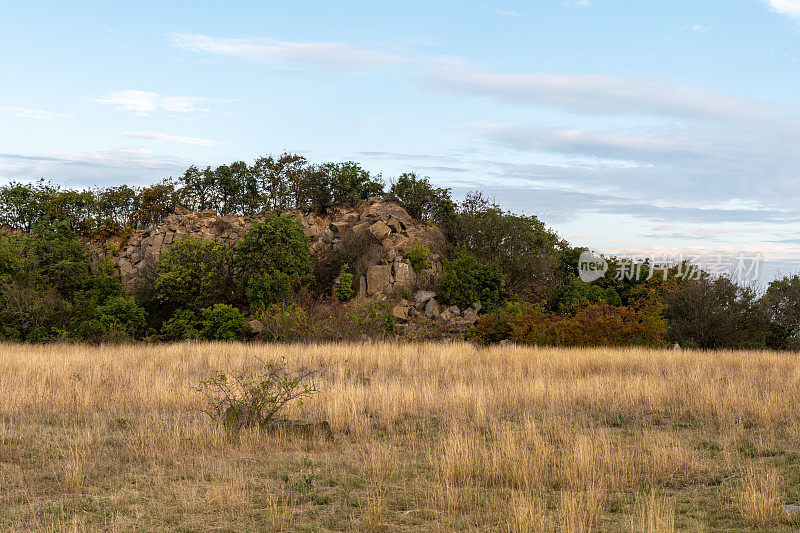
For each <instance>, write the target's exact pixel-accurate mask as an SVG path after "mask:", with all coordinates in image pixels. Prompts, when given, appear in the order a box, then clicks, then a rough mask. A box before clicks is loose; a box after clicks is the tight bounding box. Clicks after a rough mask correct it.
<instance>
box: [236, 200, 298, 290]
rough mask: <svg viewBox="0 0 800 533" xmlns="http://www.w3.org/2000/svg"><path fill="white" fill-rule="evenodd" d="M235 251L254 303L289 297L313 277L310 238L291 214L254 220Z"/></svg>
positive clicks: (243, 284) (245, 287) (244, 286)
mask: <svg viewBox="0 0 800 533" xmlns="http://www.w3.org/2000/svg"><path fill="white" fill-rule="evenodd" d="M234 253H235V264H236V271H237V275H238V277H239V279H240V283H241V286H242V287H243V288H244V291H245V294H246V295H247V298H248V300H249V301H250V303H251V305H252V304H260V305H263V304H268V303H272V302H274V301H277V300H281V299H286V298H287V297H288V296H290V295H291V294H292V293H294V292H295V291H297V290H299V289H300V288H302V287H304V286H306V285H307V284H308V282H309V281H310V272H311V266H312V261H311V241H310V240H309V238H308V237H307V236H306V235H305V233H304V232H303V225H302V223H301V222H300V221H298V220H297V219H295V218H294V217H292V216H290V215H281V216H276V215H273V214H269V215H267V216H266V217H265V218H264V221H263V222H256V223H255V224H253V227H252V228H251V229H250V231H248V232H247V233H246V234H245V235H244V236H243V237H242V240H241V241H240V242H239V244H237V245H236V248H235V252H234Z"/></svg>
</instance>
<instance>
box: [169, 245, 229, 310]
mask: <svg viewBox="0 0 800 533" xmlns="http://www.w3.org/2000/svg"><path fill="white" fill-rule="evenodd" d="M231 255H232V250H231V248H229V247H228V246H225V245H222V244H217V243H216V242H214V241H212V240H203V239H200V238H197V237H193V236H191V235H186V236H184V237H182V238H180V239H178V240H177V241H175V242H173V243H172V245H171V246H170V247H169V248H168V249H167V250H166V251H165V252H164V253H162V254H161V257H159V258H158V262H157V267H156V272H157V275H156V280H155V289H156V298H157V300H158V302H159V303H160V304H161V306H162V307H163V308H164V310H165V311H167V316H169V314H171V313H172V312H174V311H176V310H178V309H190V310H195V311H199V310H200V309H203V308H205V307H208V306H210V305H213V304H215V303H223V302H227V301H230V300H231V298H232V291H231V281H230V261H231Z"/></svg>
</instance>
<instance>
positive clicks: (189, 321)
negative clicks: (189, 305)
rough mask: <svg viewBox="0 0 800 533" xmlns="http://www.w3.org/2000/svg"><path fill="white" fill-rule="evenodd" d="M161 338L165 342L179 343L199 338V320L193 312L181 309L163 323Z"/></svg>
mask: <svg viewBox="0 0 800 533" xmlns="http://www.w3.org/2000/svg"><path fill="white" fill-rule="evenodd" d="M161 337H162V338H163V339H164V340H167V341H180V340H187V339H199V338H200V320H198V318H197V314H196V313H195V312H194V311H191V310H188V309H183V310H180V311H178V312H177V313H175V315H174V316H173V317H172V318H170V319H169V320H167V321H166V322H164V325H163V326H161Z"/></svg>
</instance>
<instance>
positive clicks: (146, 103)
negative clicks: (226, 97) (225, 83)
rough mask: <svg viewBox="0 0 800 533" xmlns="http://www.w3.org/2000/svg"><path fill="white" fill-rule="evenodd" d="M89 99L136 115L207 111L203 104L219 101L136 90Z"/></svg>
mask: <svg viewBox="0 0 800 533" xmlns="http://www.w3.org/2000/svg"><path fill="white" fill-rule="evenodd" d="M91 100H92V101H93V102H97V103H98V104H103V105H110V106H114V107H118V108H119V109H124V110H126V111H133V112H134V113H136V114H138V115H149V114H150V113H154V112H156V111H169V112H173V113H192V112H198V111H208V110H209V109H208V107H206V105H205V104H208V103H209V102H214V101H219V100H214V99H210V98H200V97H197V96H164V95H163V94H158V93H153V92H148V91H137V90H126V91H113V92H111V93H110V94H109V95H108V96H103V97H100V98H92V99H91Z"/></svg>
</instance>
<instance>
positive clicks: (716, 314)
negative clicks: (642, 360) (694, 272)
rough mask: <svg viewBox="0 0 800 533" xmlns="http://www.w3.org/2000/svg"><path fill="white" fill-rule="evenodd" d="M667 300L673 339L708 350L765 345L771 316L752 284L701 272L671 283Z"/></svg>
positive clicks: (670, 333)
mask: <svg viewBox="0 0 800 533" xmlns="http://www.w3.org/2000/svg"><path fill="white" fill-rule="evenodd" d="M664 299H665V302H666V305H667V307H666V317H667V319H668V321H669V340H670V342H677V343H679V344H680V345H681V346H684V347H694V348H701V349H707V350H713V349H724V348H762V347H764V346H765V344H766V336H767V321H768V316H767V314H766V312H765V310H764V308H763V306H761V305H760V304H759V301H758V298H757V294H756V292H755V291H754V290H753V289H752V288H750V287H742V286H740V285H737V284H736V283H734V282H733V281H731V280H730V279H729V278H727V277H712V276H709V275H707V274H702V275H701V276H700V277H699V279H696V280H678V281H676V282H674V283H672V284H671V285H670V286H669V287H668V288H667V289H666V290H665V292H664Z"/></svg>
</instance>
